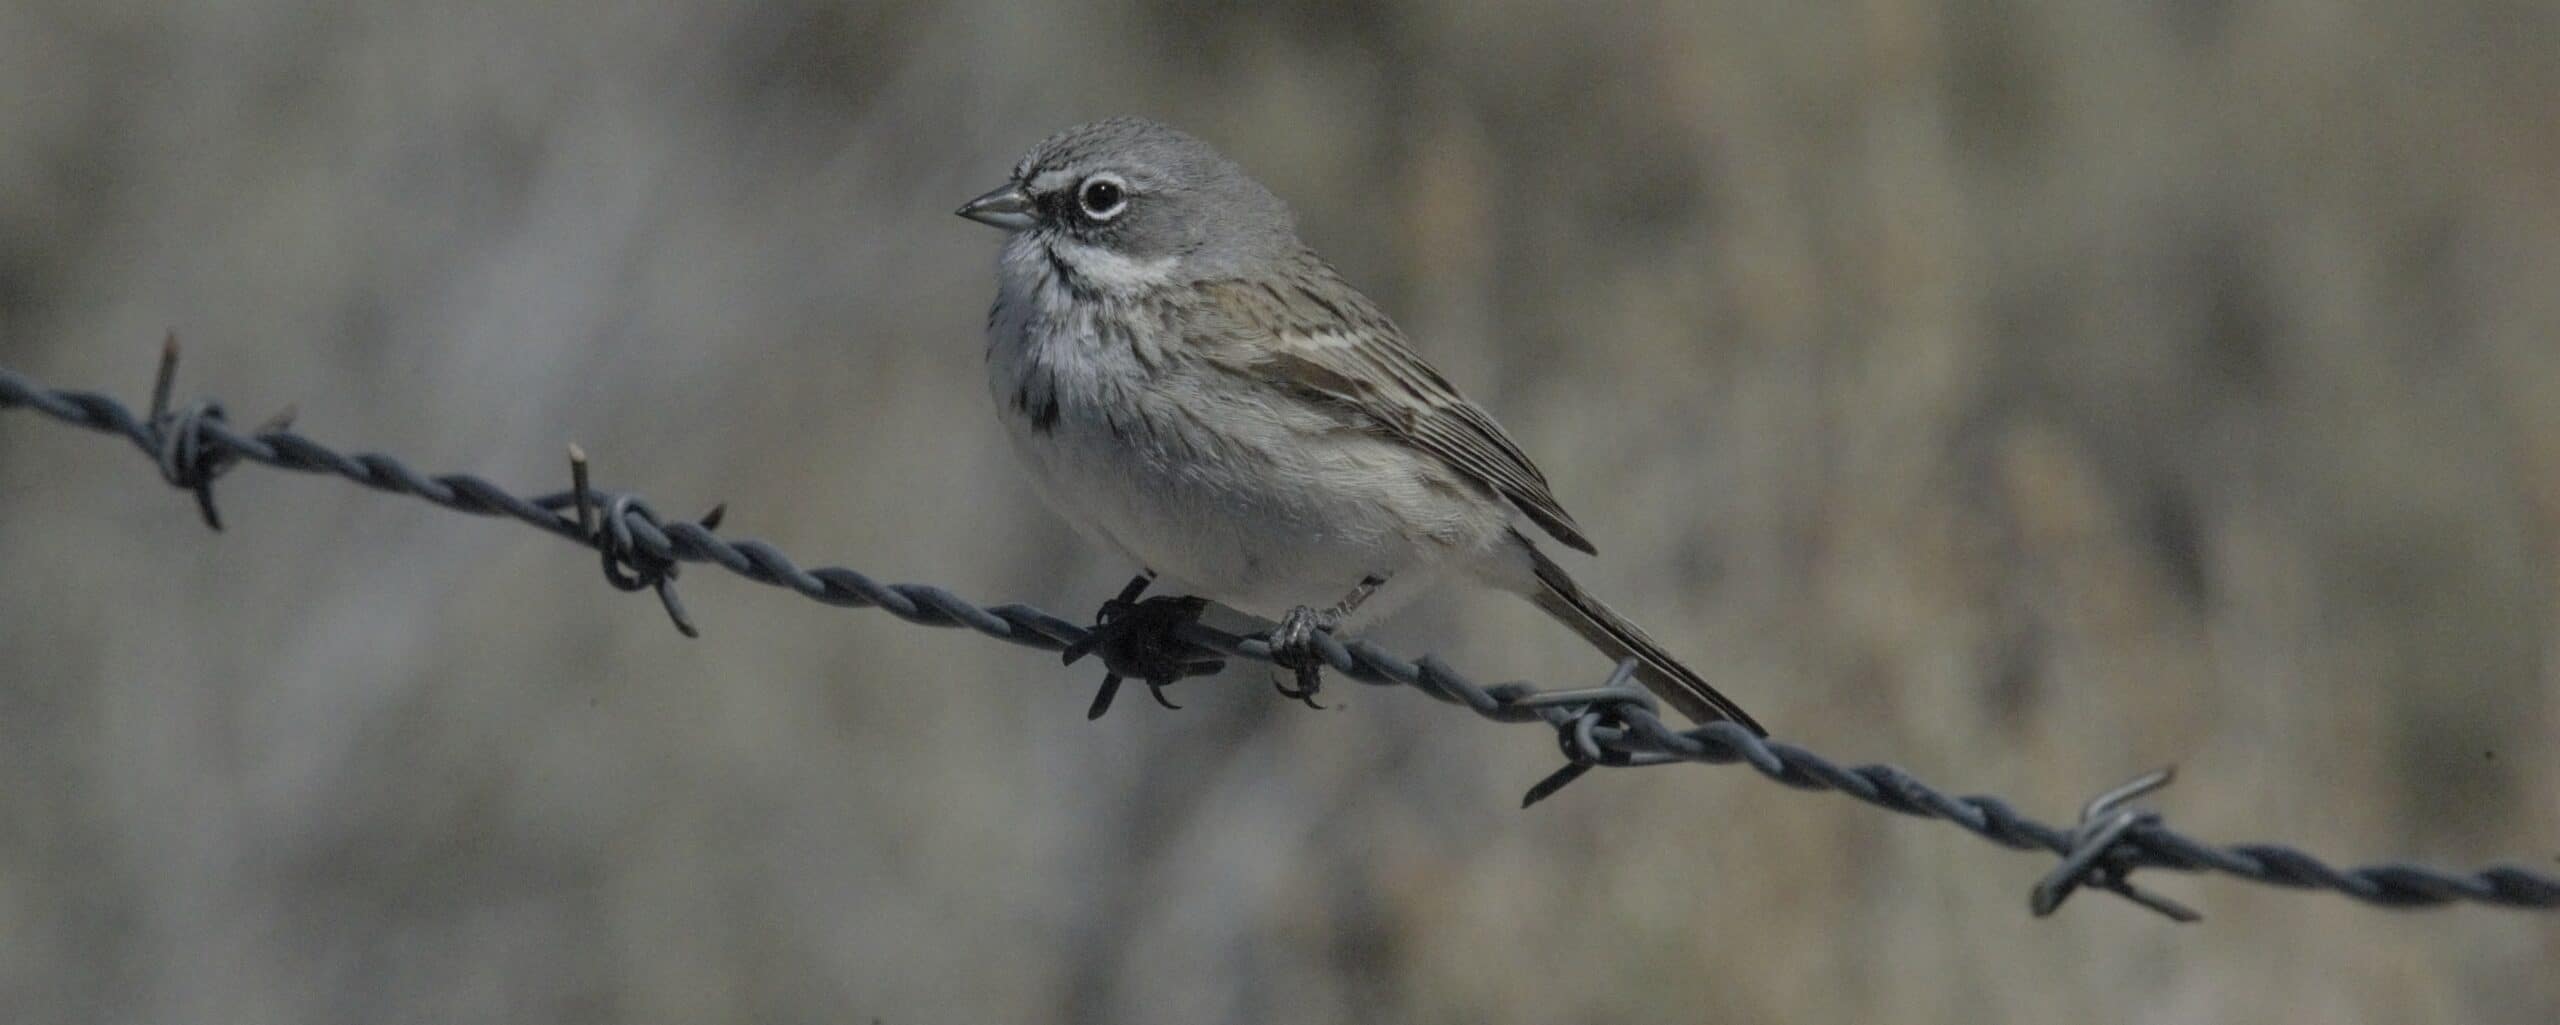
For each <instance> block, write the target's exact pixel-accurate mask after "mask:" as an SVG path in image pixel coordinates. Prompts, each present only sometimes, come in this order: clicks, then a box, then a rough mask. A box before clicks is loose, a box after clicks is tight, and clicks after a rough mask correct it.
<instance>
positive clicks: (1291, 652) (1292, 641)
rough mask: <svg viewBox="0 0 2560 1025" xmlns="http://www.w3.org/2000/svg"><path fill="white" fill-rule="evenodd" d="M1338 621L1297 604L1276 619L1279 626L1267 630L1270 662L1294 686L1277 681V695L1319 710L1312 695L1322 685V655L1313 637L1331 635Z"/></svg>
mask: <svg viewBox="0 0 2560 1025" xmlns="http://www.w3.org/2000/svg"><path fill="white" fill-rule="evenodd" d="M1341 621H1342V617H1341V615H1340V614H1338V613H1335V612H1330V611H1325V612H1319V611H1317V610H1315V609H1311V608H1308V607H1307V606H1304V605H1300V606H1298V607H1297V608H1294V609H1290V610H1289V614H1288V615H1286V616H1282V617H1280V625H1279V627H1277V628H1276V629H1273V630H1272V631H1271V639H1270V644H1271V661H1272V664H1274V665H1277V666H1279V667H1281V668H1283V669H1287V670H1289V671H1290V673H1291V675H1292V676H1293V677H1294V678H1295V685H1294V686H1292V685H1291V684H1290V683H1289V682H1279V683H1276V684H1274V687H1275V688H1276V689H1277V690H1279V692H1280V696H1282V697H1287V698H1296V699H1298V700H1299V701H1302V702H1305V703H1306V706H1307V707H1308V708H1323V707H1324V706H1323V705H1319V704H1317V703H1316V692H1317V691H1318V690H1320V689H1322V688H1323V686H1324V678H1323V673H1324V652H1323V650H1322V649H1321V648H1319V647H1318V646H1317V643H1316V640H1317V638H1319V637H1321V636H1323V635H1325V634H1329V633H1331V632H1333V628H1334V626H1335V625H1337V624H1339V623H1340V622H1341Z"/></svg>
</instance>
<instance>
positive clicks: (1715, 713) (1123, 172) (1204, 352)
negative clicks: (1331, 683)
mask: <svg viewBox="0 0 2560 1025" xmlns="http://www.w3.org/2000/svg"><path fill="white" fill-rule="evenodd" d="M957 212H958V214H959V215H960V216H962V217H966V218H968V219H970V220H973V221H977V222H979V223H981V224H986V225H989V226H992V227H995V228H999V229H1002V230H1003V231H1005V232H1006V237H1005V242H1004V248H1003V252H1002V255H1001V256H1000V257H999V258H998V260H997V263H996V299H995V305H994V308H993V309H992V310H991V311H990V312H989V314H988V316H987V352H986V357H987V358H986V372H987V387H988V390H989V392H990V394H991V395H992V396H993V397H994V399H995V405H996V412H997V414H998V416H999V418H1000V419H1001V420H1002V421H1003V424H1004V429H1005V433H1006V435H1007V436H1008V437H1009V438H1010V440H1011V443H1012V446H1013V449H1014V451H1015V452H1016V454H1017V455H1018V456H1019V457H1020V458H1021V461H1022V464H1023V466H1024V468H1025V469H1026V470H1027V471H1028V474H1029V476H1030V479H1031V482H1032V484H1033V486H1034V488H1035V489H1036V490H1037V491H1038V493H1039V494H1040V495H1041V497H1042V498H1043V499H1044V500H1045V501H1046V502H1047V503H1048V504H1049V505H1050V506H1051V507H1052V508H1053V509H1054V510H1055V511H1056V512H1057V513H1058V514H1059V515H1060V516H1061V517H1063V518H1064V519H1066V520H1067V521H1068V522H1069V523H1070V524H1072V525H1073V526H1074V527H1075V528H1077V530H1078V531H1080V532H1081V533H1083V534H1084V535H1086V536H1087V537H1089V538H1090V539H1092V540H1093V541H1094V542H1096V543H1098V544H1100V545H1102V546H1104V547H1106V548H1108V549H1110V550H1112V551H1115V552H1118V553H1119V554H1120V555H1122V556H1123V557H1125V558H1127V559H1129V560H1130V561H1131V562H1133V563H1135V564H1136V565H1137V566H1138V567H1139V568H1140V569H1141V573H1140V575H1139V577H1138V579H1136V580H1133V581H1131V586H1130V589H1129V590H1127V591H1125V592H1123V596H1122V600H1121V601H1120V603H1119V604H1120V605H1121V606H1123V607H1126V605H1127V600H1128V599H1130V598H1132V597H1134V596H1135V595H1136V594H1137V593H1138V592H1139V591H1140V590H1142V589H1143V588H1144V587H1145V586H1147V583H1148V582H1150V581H1156V580H1161V581H1162V582H1164V583H1165V584H1167V585H1168V586H1170V587H1172V588H1175V589H1177V590H1179V591H1181V592H1183V593H1185V594H1187V595H1190V596H1193V597H1194V598H1195V599H1207V600H1210V601H1215V602H1217V603H1218V604H1220V605H1224V606H1226V607H1228V608H1230V609H1234V610H1236V611H1239V612H1242V613H1246V614H1248V615H1253V616H1257V617H1261V618H1263V619H1266V620H1276V622H1277V627H1276V628H1275V629H1274V630H1273V632H1272V635H1271V640H1270V644H1271V649H1272V653H1273V656H1274V660H1275V661H1277V662H1280V663H1281V664H1282V665H1285V666H1290V667H1292V668H1295V669H1297V670H1298V687H1297V689H1296V690H1294V691H1293V690H1290V689H1288V688H1286V687H1284V688H1283V693H1289V694H1292V695H1293V696H1297V697H1301V698H1309V697H1311V696H1312V694H1313V692H1314V689H1315V686H1316V677H1315V668H1314V667H1315V665H1316V664H1317V659H1316V657H1315V638H1316V636H1317V634H1318V633H1320V632H1326V633H1330V632H1335V631H1347V630H1350V629H1353V628H1354V627H1355V626H1356V624H1358V623H1360V622H1365V621H1369V620H1370V619H1373V618H1374V617H1376V616H1379V615H1383V614H1384V613H1386V612H1387V611H1389V610H1392V609H1393V608H1395V607H1397V606H1399V605H1401V604H1403V603H1404V602H1405V601H1407V600H1409V599H1410V598H1412V597H1413V596H1415V595H1417V594H1420V593H1422V592H1424V591H1426V590H1428V589H1430V588H1431V587H1433V586H1435V585H1437V584H1440V583H1444V582H1461V583H1468V584H1473V585H1476V586H1487V587H1493V588H1498V589H1501V590H1504V591H1509V592H1511V593H1513V594H1517V595H1520V596H1522V597H1525V598H1527V599H1528V600H1529V601H1530V602H1531V603H1532V604H1534V605H1536V606H1537V607H1538V608H1539V609H1540V610H1542V611H1544V612H1546V613H1547V614H1548V615H1550V616H1552V617H1554V618H1555V619H1556V620H1557V621H1559V622H1561V623H1563V624H1564V625H1565V626H1566V627H1567V628H1569V629H1571V630H1572V631H1573V632H1574V633H1576V634H1578V635H1580V636H1581V637H1582V638H1583V639H1584V640H1585V641H1588V642H1589V643H1591V644H1592V645H1593V646H1594V647H1597V648H1598V649H1600V651H1602V652H1604V653H1606V654H1607V655H1608V656H1609V657H1610V658H1611V659H1618V660H1623V659H1628V658H1632V659H1634V660H1635V663H1636V664H1635V677H1636V679H1637V680H1638V681H1640V682H1642V683H1643V684H1644V686H1645V687H1646V688H1648V689H1650V690H1651V691H1652V692H1653V693H1654V694H1656V695H1658V696H1660V697H1661V698H1662V700H1664V701H1666V702H1668V703H1669V704H1670V705H1671V706H1672V707H1673V708H1676V709H1678V710H1679V711H1680V712H1682V713H1683V714H1685V715H1687V716H1688V717H1689V718H1691V719H1693V720H1695V721H1698V722H1701V723H1704V722H1709V721H1714V720H1730V721H1732V722H1734V723H1737V724H1739V725H1741V726H1744V727H1746V728H1748V729H1750V730H1752V731H1753V732H1755V733H1764V734H1765V731H1763V730H1761V728H1760V725H1759V724H1758V723H1757V722H1755V721H1753V719H1752V718H1751V716H1750V715H1748V714H1746V713H1744V712H1743V710H1742V708H1741V706H1740V705H1737V704H1735V703H1734V702H1733V701H1732V700H1731V699H1729V698H1727V697H1725V696H1724V695H1723V694H1721V693H1718V692H1717V691H1716V689H1715V688H1714V687H1712V686H1709V685H1708V684H1707V682H1706V681H1705V680H1703V679H1701V678H1700V677H1699V676H1698V674H1697V673H1696V672H1694V671H1692V670H1691V669H1689V667H1688V666H1686V665H1684V664H1683V663H1681V661H1680V660H1679V659H1677V658H1674V657H1672V655H1671V653H1670V652H1668V651H1666V650H1664V649H1663V647H1662V645H1661V644H1659V643H1657V642H1656V641H1655V640H1654V639H1653V638H1652V637H1651V636H1649V635H1647V634H1646V633H1645V632H1644V631H1643V630H1642V629H1640V628H1638V627H1637V626H1636V625H1635V624H1634V623H1631V622H1629V621H1628V620H1627V619H1626V618H1625V617H1623V616H1621V615H1619V614H1618V613H1617V612H1616V611H1614V610H1612V609H1610V607H1609V606H1608V605H1606V604H1603V603H1602V602H1601V601H1600V600H1599V599H1598V598H1595V597H1593V596H1592V595H1591V594H1590V592H1588V591H1585V590H1583V588H1582V587H1581V586H1580V585H1578V584H1576V583H1575V582H1574V580H1573V577H1572V576H1571V575H1570V574H1568V573H1566V572H1565V569H1564V567H1563V566H1561V565H1559V564H1557V562H1556V561H1555V560H1554V559H1553V558H1550V557H1549V556H1548V554H1547V553H1546V552H1545V551H1544V550H1543V549H1542V548H1541V547H1540V545H1541V539H1540V538H1538V537H1536V536H1533V534H1532V532H1533V531H1534V532H1535V533H1537V534H1543V535H1544V536H1545V538H1546V539H1552V540H1553V541H1554V542H1555V543H1557V544H1561V545H1563V546H1565V547H1567V548H1571V549H1574V550H1576V551H1579V552H1582V553H1585V554H1597V549H1596V548H1595V547H1594V546H1593V545H1592V543H1591V541H1590V539H1589V537H1588V535H1587V534H1586V532H1585V531H1584V529H1583V527H1582V525H1581V524H1579V523H1576V522H1575V521H1574V518H1573V516H1572V514H1570V513H1567V512H1566V511H1565V509H1564V506H1563V505H1561V504H1559V503H1558V502H1557V500H1556V497H1555V494H1554V492H1553V490H1552V489H1551V488H1550V487H1549V486H1548V484H1547V478H1546V476H1545V474H1543V473H1541V472H1539V470H1538V468H1537V466H1536V464H1534V463H1532V462H1530V461H1529V456H1528V454H1527V453H1525V452H1522V451H1521V450H1520V446H1519V445H1518V444H1516V443H1514V442H1513V441H1512V440H1511V438H1510V436H1509V435H1507V434H1505V433H1503V430H1502V427H1501V426H1500V425H1499V424H1496V423H1495V422H1494V420H1493V417H1492V416H1491V415H1490V414H1488V413H1486V412H1485V411H1484V409H1483V407H1480V406H1478V405H1476V404H1475V403H1473V402H1471V401H1468V399H1467V398H1466V396H1464V395H1462V394H1460V393H1459V392H1458V389H1457V388H1456V387H1454V386H1452V385H1451V384H1450V383H1449V380H1448V378H1446V377H1444V376H1442V375H1441V373H1440V372H1439V371H1437V370H1434V369H1433V368H1432V366H1431V364H1429V363H1428V362H1426V361H1424V360H1423V358H1422V357H1421V355H1419V354H1417V353H1416V352H1415V351H1414V350H1413V348H1412V346H1411V345H1409V344H1408V343H1407V342H1406V340H1405V336H1404V333H1403V332H1402V331H1400V330H1398V329H1397V328H1396V325H1395V323H1394V322H1393V321H1391V320H1389V319H1387V316H1386V314H1384V313H1382V312H1380V311H1379V309H1378V306H1377V304H1376V303H1374V302H1371V301H1370V300H1369V297H1367V296H1365V295H1362V294H1361V293H1360V291H1359V290H1358V289H1356V288H1353V287H1352V286H1351V284H1350V283H1349V282H1347V281H1344V280H1343V278H1342V276H1341V275H1340V274H1339V273H1337V272H1336V271H1335V270H1334V269H1333V267H1332V266H1331V265H1330V264H1327V263H1326V262H1325V261H1324V260H1323V259H1322V258H1321V257H1318V256H1317V255H1316V254H1315V252H1314V251H1313V250H1311V249H1309V248H1308V247H1307V245H1306V243H1304V242H1302V241H1300V240H1299V238H1298V234H1297V227H1296V219H1295V217H1294V216H1293V215H1292V214H1291V213H1290V210H1289V207H1288V205H1287V204H1285V203H1283V202H1282V201H1281V200H1280V198H1279V197H1278V196H1276V195H1274V194H1272V192H1271V190H1269V189H1267V188H1264V187H1263V186H1262V185H1261V184H1260V183H1258V182H1256V181H1254V180H1253V178H1251V177H1250V176H1248V175H1247V174H1246V173H1245V172H1244V170H1243V169H1242V168H1241V167H1238V166H1237V165H1236V164H1235V163H1234V162H1233V161H1231V160H1229V159H1227V158H1226V157H1224V156H1222V155H1220V154H1219V153H1218V152H1217V151H1216V150H1214V149H1212V148H1210V146H1209V145H1208V144H1206V143H1204V142H1201V141H1200V140H1199V139H1196V138H1193V137H1192V136H1190V135H1188V134H1185V133H1183V132H1181V131H1178V130H1176V129H1173V128H1170V127H1167V126H1165V125H1162V124H1158V123H1156V122H1154V121H1149V120H1146V119H1142V118H1135V117H1118V118H1111V119H1108V120H1103V121H1096V122H1093V123H1090V124H1084V125H1079V126H1076V127H1073V128H1068V129H1066V130H1064V131H1061V132H1058V133H1057V134H1055V135H1052V136H1050V137H1049V138H1048V139H1046V140H1044V141H1042V142H1041V143H1039V144H1038V145H1036V146H1034V147H1032V149H1031V151H1030V153H1029V154H1027V155H1025V156H1024V157H1023V158H1022V160H1021V162H1020V163H1018V164H1016V165H1015V166H1014V168H1013V174H1012V177H1011V178H1010V179H1009V180H1007V181H1006V182H1005V183H1004V184H1003V185H1002V186H999V187H997V188H995V189H994V190H991V191H989V192H987V193H986V194H984V195H981V196H978V197H977V198H975V199H972V200H970V201H968V203H966V204H964V205H962V206H961V207H960V209H959V210H958V211H957ZM1110 608H1111V607H1110V606H1106V619H1107V618H1108V616H1109V612H1108V610H1109V609H1110ZM1107 693H1108V691H1107V690H1106V699H1107ZM1158 699H1159V700H1162V696H1161V694H1159V695H1158ZM1310 703H1312V702H1310ZM1096 707H1097V709H1099V708H1100V707H1102V702H1101V701H1097V705H1096Z"/></svg>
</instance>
